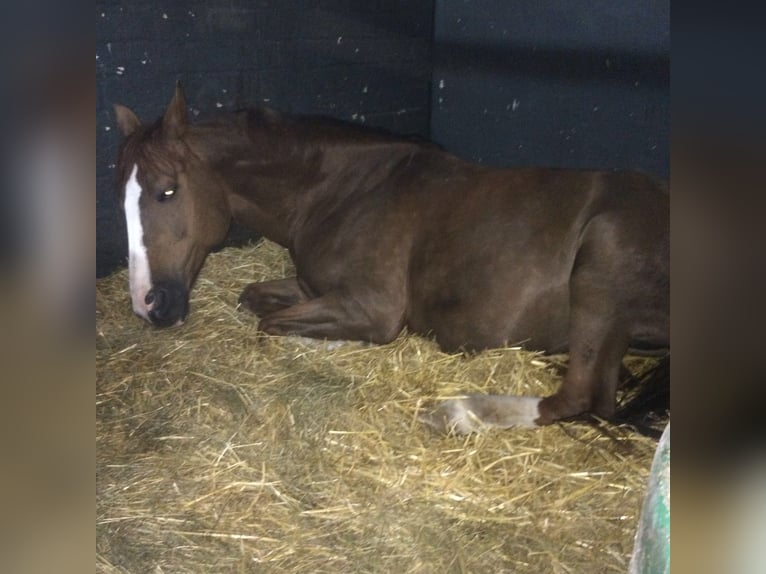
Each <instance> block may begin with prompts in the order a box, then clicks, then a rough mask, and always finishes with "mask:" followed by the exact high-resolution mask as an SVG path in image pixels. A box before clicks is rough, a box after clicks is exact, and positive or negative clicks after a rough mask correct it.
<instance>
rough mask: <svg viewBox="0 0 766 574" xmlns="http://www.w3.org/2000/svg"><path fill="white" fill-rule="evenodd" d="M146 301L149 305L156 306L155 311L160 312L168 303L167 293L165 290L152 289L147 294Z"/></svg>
mask: <svg viewBox="0 0 766 574" xmlns="http://www.w3.org/2000/svg"><path fill="white" fill-rule="evenodd" d="M144 301H145V302H146V304H147V305H154V309H155V310H160V309H162V306H163V305H164V304H165V301H167V293H166V292H165V290H164V289H152V290H151V291H149V292H148V293H147V294H146V297H145V298H144Z"/></svg>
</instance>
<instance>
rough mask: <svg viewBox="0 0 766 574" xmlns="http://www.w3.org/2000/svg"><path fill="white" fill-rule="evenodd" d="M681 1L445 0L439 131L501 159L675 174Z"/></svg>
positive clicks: (435, 131) (476, 154) (451, 142)
mask: <svg viewBox="0 0 766 574" xmlns="http://www.w3.org/2000/svg"><path fill="white" fill-rule="evenodd" d="M669 11H670V6H669V1H668V0H664V1H654V0H637V1H634V2H614V1H613V0H548V1H545V2H539V1H536V0H514V1H513V2H499V1H497V0H470V1H469V0H436V7H435V24H434V35H435V40H434V75H433V78H434V80H433V100H432V103H433V108H432V122H431V137H432V139H434V140H435V141H437V142H439V143H441V144H442V145H444V146H445V147H446V148H447V149H449V150H450V151H452V152H455V153H457V154H459V155H462V156H464V157H467V158H471V159H475V160H478V161H482V162H485V163H489V164H495V165H509V166H510V165H550V166H564V167H596V168H633V169H641V170H645V171H648V172H651V173H654V174H656V175H659V176H661V177H667V176H668V172H669V128H670V125H669V124H670V117H669V110H670V95H669V69H670V63H669V58H670V53H669V52H670V23H669Z"/></svg>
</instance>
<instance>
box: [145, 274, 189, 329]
mask: <svg viewBox="0 0 766 574" xmlns="http://www.w3.org/2000/svg"><path fill="white" fill-rule="evenodd" d="M145 301H146V305H147V306H148V308H149V320H150V321H151V322H152V325H154V326H155V327H170V326H172V325H177V324H180V323H183V322H184V320H185V319H186V315H188V314H189V292H188V291H187V290H186V287H184V286H183V284H181V283H179V282H177V281H158V282H157V283H155V284H154V286H153V287H152V288H151V289H150V290H149V292H148V293H147V294H146V299H145Z"/></svg>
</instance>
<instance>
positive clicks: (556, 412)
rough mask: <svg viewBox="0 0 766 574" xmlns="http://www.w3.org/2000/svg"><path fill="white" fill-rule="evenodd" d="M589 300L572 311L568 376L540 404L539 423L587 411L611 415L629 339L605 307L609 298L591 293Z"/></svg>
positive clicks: (600, 414)
mask: <svg viewBox="0 0 766 574" xmlns="http://www.w3.org/2000/svg"><path fill="white" fill-rule="evenodd" d="M600 298H603V299H602V300H599V299H600ZM588 299H589V301H588V302H587V303H584V302H582V301H580V302H578V303H577V305H578V307H577V308H576V309H573V311H572V318H571V328H570V344H569V366H568V369H567V373H566V375H565V377H564V380H563V381H562V383H561V386H560V387H559V390H558V392H556V393H555V394H554V395H552V396H549V397H546V398H544V399H543V400H542V401H540V405H539V410H540V417H539V419H538V420H537V423H538V424H550V423H552V422H553V421H556V420H559V419H565V418H569V417H573V416H576V415H580V414H583V413H586V412H590V413H593V414H596V415H598V416H600V417H602V418H605V419H609V418H611V417H612V416H613V415H614V411H615V397H616V392H617V383H618V380H619V373H620V366H621V365H622V358H623V356H624V355H625V353H626V351H627V349H628V339H627V336H626V333H625V330H624V329H622V328H621V326H620V325H619V322H618V321H617V320H616V319H615V313H614V310H613V309H608V308H607V307H608V306H609V302H608V299H609V298H608V296H606V295H605V294H603V293H598V290H594V292H592V293H590V294H589V295H588Z"/></svg>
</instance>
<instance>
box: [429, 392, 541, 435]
mask: <svg viewBox="0 0 766 574" xmlns="http://www.w3.org/2000/svg"><path fill="white" fill-rule="evenodd" d="M540 400H541V399H540V397H517V396H512V395H471V396H467V397H465V398H462V399H450V400H448V401H444V402H443V403H441V404H440V405H439V406H438V407H437V408H436V409H434V410H433V411H431V412H429V413H425V414H424V415H422V416H421V417H420V420H421V421H422V422H424V423H426V424H427V425H429V426H431V427H433V428H435V429H437V430H439V431H446V432H450V431H451V432H454V433H455V434H459V435H466V434H471V433H474V432H482V431H485V430H488V429H491V428H502V429H507V428H512V427H516V428H529V427H535V426H537V423H536V422H535V421H536V420H537V418H538V417H539V416H540V409H539V404H540Z"/></svg>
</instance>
